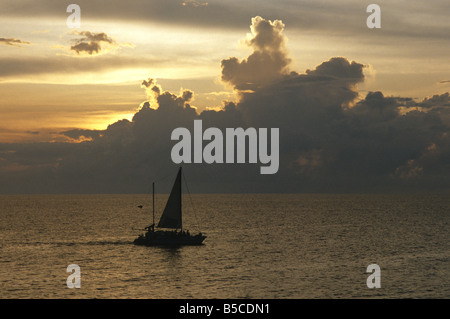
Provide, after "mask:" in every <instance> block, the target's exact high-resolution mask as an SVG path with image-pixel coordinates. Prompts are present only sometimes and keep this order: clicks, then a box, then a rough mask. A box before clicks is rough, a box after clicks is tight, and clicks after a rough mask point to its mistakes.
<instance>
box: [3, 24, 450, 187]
mask: <svg viewBox="0 0 450 319" xmlns="http://www.w3.org/2000/svg"><path fill="white" fill-rule="evenodd" d="M252 27H253V28H252V37H251V38H250V39H247V43H248V44H249V45H250V46H251V47H252V48H253V52H252V53H251V54H250V56H249V57H247V58H244V59H239V58H237V57H230V58H228V59H225V60H224V61H228V62H229V64H227V63H225V64H224V63H222V78H223V80H224V81H226V82H228V83H230V84H232V85H233V86H234V87H235V88H236V90H238V91H239V92H240V93H241V94H240V95H239V98H240V99H239V100H238V101H236V102H230V101H224V104H223V108H222V110H220V111H215V110H207V111H203V112H201V113H198V112H197V111H196V109H195V108H194V107H193V106H192V105H193V104H194V105H195V95H194V92H192V91H190V90H181V91H180V92H179V93H177V94H174V93H171V92H168V91H164V89H163V87H161V86H160V85H158V84H157V82H156V80H154V79H152V78H150V79H147V80H144V81H142V83H141V86H142V87H143V88H144V89H145V90H146V93H147V96H148V101H145V102H144V103H143V104H142V107H141V108H140V110H139V111H138V112H137V113H136V114H135V115H134V117H133V118H132V120H130V121H129V120H121V121H117V122H115V123H112V124H111V125H109V126H108V128H107V129H106V130H103V131H95V132H92V131H88V132H83V131H81V130H74V131H69V132H64V134H65V135H66V136H70V137H71V138H73V139H76V138H78V139H79V138H80V137H89V138H90V139H91V141H87V142H82V143H78V144H70V143H64V144H58V145H50V144H32V145H30V146H27V145H25V144H12V145H5V144H3V145H0V169H1V170H2V172H3V174H2V175H0V191H2V192H8V191H9V190H10V188H8V182H7V181H11V180H14V181H15V182H14V183H15V184H16V188H17V189H18V188H19V186H17V185H22V186H23V188H22V190H25V189H29V190H30V191H33V190H36V189H37V186H36V185H39V187H41V188H39V189H44V188H45V189H48V190H49V191H56V192H102V193H106V192H131V193H132V192H146V191H148V188H149V185H150V183H151V181H153V180H158V179H161V178H162V177H165V176H167V175H170V174H171V172H175V171H176V165H175V164H173V163H172V160H171V156H170V152H171V149H172V147H173V145H174V144H175V142H174V141H171V133H172V131H173V130H174V129H175V128H177V127H186V128H188V129H189V130H191V132H192V129H193V121H194V120H195V119H202V120H203V127H204V129H205V128H207V127H218V128H221V129H224V128H227V127H230V128H236V127H243V128H247V127H256V128H273V127H275V128H279V130H280V155H279V157H280V168H279V171H278V173H277V174H274V175H260V174H259V164H258V165H253V164H234V165H233V164H212V165H208V164H186V165H185V167H186V169H185V174H186V176H187V178H188V180H189V181H190V184H191V185H192V186H191V187H192V188H191V191H192V192H237V193H239V192H392V191H401V192H402V191H445V190H446V189H447V190H448V189H449V188H450V164H449V163H450V141H449V139H450V127H449V123H447V122H446V121H445V116H446V115H447V114H448V110H449V109H450V108H449V107H448V101H449V100H448V97H449V96H448V93H445V94H441V95H436V96H433V97H429V98H426V99H423V100H422V101H415V100H414V99H412V98H409V97H392V96H385V95H384V94H383V93H382V92H378V91H375V92H368V93H367V94H366V95H365V96H364V97H363V98H360V97H359V94H358V89H357V85H358V84H359V83H361V82H363V81H364V72H363V71H364V64H362V63H359V62H355V61H349V60H348V59H346V58H344V57H334V58H330V59H329V60H328V61H324V62H323V63H321V64H319V65H317V66H316V67H315V68H313V69H310V70H306V71H305V73H298V72H295V71H292V70H291V69H290V64H289V59H288V54H287V51H286V48H285V38H284V35H283V34H282V30H283V28H284V25H283V24H282V23H281V21H278V22H277V21H268V20H265V19H262V18H255V19H253V22H252ZM255 54H259V55H261V56H265V57H266V58H265V59H262V60H258V59H255V62H253V58H251V57H255ZM249 61H252V62H249ZM279 61H284V62H283V63H279ZM265 67H267V69H268V73H267V75H266V74H264V75H260V73H258V72H259V71H260V70H261V69H264V68H265ZM243 70H252V72H256V74H258V76H255V75H254V74H247V75H246V74H245V72H243ZM205 144H206V143H204V145H205ZM33 150H34V152H35V153H34V154H35V155H34V157H33V154H32V153H30V152H32V151H33ZM44 174H45V176H46V178H45V179H42V178H43V175H44ZM170 182H171V181H167V185H164V184H162V185H161V186H160V187H161V188H160V191H166V192H167V191H169V187H170V186H169V184H170ZM158 185H160V184H159V183H158Z"/></svg>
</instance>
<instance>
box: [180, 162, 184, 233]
mask: <svg viewBox="0 0 450 319" xmlns="http://www.w3.org/2000/svg"><path fill="white" fill-rule="evenodd" d="M182 182H183V172H182V171H181V166H180V197H181V198H180V212H181V214H183V192H182V189H183V183H182ZM180 223H181V225H180V227H181V229H180V231H183V219H181V221H180Z"/></svg>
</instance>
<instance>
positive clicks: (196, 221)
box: [181, 171, 199, 230]
mask: <svg viewBox="0 0 450 319" xmlns="http://www.w3.org/2000/svg"><path fill="white" fill-rule="evenodd" d="M181 174H183V179H184V185H186V189H187V191H188V194H189V200H190V201H191V205H192V210H193V211H194V219H195V223H196V225H197V230H199V223H198V218H197V214H196V210H195V207H194V202H193V201H192V197H191V192H190V191H189V186H188V184H187V182H186V176H184V172H183V171H181Z"/></svg>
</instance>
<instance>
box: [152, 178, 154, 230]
mask: <svg viewBox="0 0 450 319" xmlns="http://www.w3.org/2000/svg"><path fill="white" fill-rule="evenodd" d="M152 186H153V227H155V183H152Z"/></svg>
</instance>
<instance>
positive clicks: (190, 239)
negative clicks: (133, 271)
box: [133, 167, 206, 246]
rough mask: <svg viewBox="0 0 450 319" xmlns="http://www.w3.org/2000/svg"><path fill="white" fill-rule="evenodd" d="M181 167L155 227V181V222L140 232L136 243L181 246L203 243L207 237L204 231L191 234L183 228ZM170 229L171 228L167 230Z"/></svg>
mask: <svg viewBox="0 0 450 319" xmlns="http://www.w3.org/2000/svg"><path fill="white" fill-rule="evenodd" d="M181 176H182V172H181V167H180V169H179V170H178V174H177V177H176V179H175V182H174V184H173V187H172V191H171V192H170V196H169V199H168V200H167V203H166V207H165V208H164V211H163V213H162V215H161V218H160V220H159V223H158V225H157V226H156V228H158V229H155V183H153V224H152V225H150V226H148V227H146V228H145V230H146V231H147V232H146V233H145V234H140V235H139V236H138V237H137V238H136V239H135V240H134V242H133V243H134V244H135V245H144V246H181V245H201V244H202V243H203V240H204V239H205V238H206V236H204V235H203V234H202V233H198V234H197V235H191V234H190V233H189V230H183V223H182V208H181V206H182V200H181V194H182V192H181ZM167 229H170V230H167Z"/></svg>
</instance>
